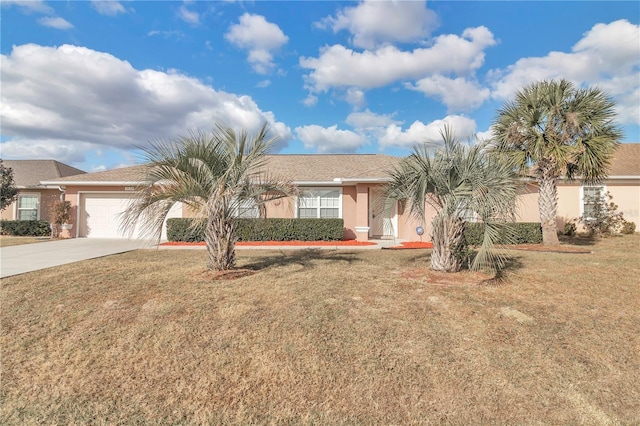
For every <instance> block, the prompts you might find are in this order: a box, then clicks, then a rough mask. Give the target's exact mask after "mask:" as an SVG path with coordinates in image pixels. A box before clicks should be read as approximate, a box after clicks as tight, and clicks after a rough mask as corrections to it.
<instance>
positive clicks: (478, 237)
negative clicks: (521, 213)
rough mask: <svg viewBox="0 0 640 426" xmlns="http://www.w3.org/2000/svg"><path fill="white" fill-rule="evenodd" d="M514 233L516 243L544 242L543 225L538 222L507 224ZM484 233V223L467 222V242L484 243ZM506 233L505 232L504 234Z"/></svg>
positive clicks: (477, 244) (471, 243)
mask: <svg viewBox="0 0 640 426" xmlns="http://www.w3.org/2000/svg"><path fill="white" fill-rule="evenodd" d="M507 226H508V227H509V228H510V229H511V230H512V233H513V237H514V239H515V241H513V242H514V243H515V244H539V243H541V242H542V226H541V225H540V223H537V222H516V223H510V224H508V225H507ZM483 234H484V224H483V223H469V222H467V224H466V226H465V230H464V236H465V238H466V240H467V244H469V245H472V246H479V245H481V244H482V240H483ZM503 235H504V234H503ZM498 244H509V242H507V241H505V240H504V239H501V240H500V241H498Z"/></svg>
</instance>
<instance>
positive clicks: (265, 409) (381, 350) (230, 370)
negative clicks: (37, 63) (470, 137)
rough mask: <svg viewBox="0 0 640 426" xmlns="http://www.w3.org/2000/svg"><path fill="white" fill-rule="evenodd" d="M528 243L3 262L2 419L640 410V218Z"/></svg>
mask: <svg viewBox="0 0 640 426" xmlns="http://www.w3.org/2000/svg"><path fill="white" fill-rule="evenodd" d="M589 248H590V249H591V250H593V253H592V254H558V253H537V252H523V251H518V252H513V253H512V261H511V264H510V267H509V269H508V270H507V271H506V273H505V276H504V278H503V280H502V281H499V282H496V281H491V280H487V278H489V277H486V276H484V275H483V274H468V273H463V274H455V275H453V276H451V275H443V274H436V273H432V272H429V271H428V269H427V266H428V251H425V250H406V251H349V250H341V251H324V250H323V251H321V250H317V251H294V252H292V251H286V252H276V251H239V252H238V255H239V263H240V265H239V266H240V267H242V268H245V269H248V270H251V271H252V272H254V273H253V274H252V275H249V276H245V277H242V278H239V279H236V280H222V281H213V280H211V275H210V274H209V273H207V272H205V271H204V265H205V253H204V251H192V250H184V251H182V250H179V251H175V250H160V251H153V250H145V251H143V250H140V251H136V252H131V253H127V254H122V255H117V256H110V257H105V258H101V259H95V260H91V261H87V262H81V263H76V264H71V265H66V266H62V267H58V268H53V269H48V270H44V271H40V272H34V273H30V274H25V275H21V276H16V277H10V278H6V279H3V280H2V281H1V284H2V293H1V301H2V310H1V312H0V320H1V336H0V344H1V348H2V364H1V365H2V367H1V368H2V385H1V386H2V389H1V398H2V399H1V400H0V406H1V412H0V423H2V424H40V423H47V424H86V423H92V424H118V423H121V424H131V423H140V424H185V423H188V424H275V423H290V424H403V425H404V424H428V423H450V424H541V423H542V424H607V423H610V424H638V423H640V414H639V413H640V306H639V305H640V303H639V301H640V283H639V279H638V277H639V276H640V275H639V272H640V271H639V269H640V268H639V263H638V259H639V255H640V235H633V236H624V237H619V238H610V239H606V240H602V241H598V242H597V243H596V244H594V245H591V246H589Z"/></svg>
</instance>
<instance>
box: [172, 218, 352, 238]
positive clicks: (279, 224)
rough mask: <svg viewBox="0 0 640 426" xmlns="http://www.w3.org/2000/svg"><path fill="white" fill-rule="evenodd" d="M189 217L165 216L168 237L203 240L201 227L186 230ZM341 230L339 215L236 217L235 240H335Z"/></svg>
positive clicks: (339, 236) (342, 226) (340, 233)
mask: <svg viewBox="0 0 640 426" xmlns="http://www.w3.org/2000/svg"><path fill="white" fill-rule="evenodd" d="M191 222H192V219H189V218H173V219H168V220H167V239H168V240H169V241H181V242H200V241H204V230H203V229H199V230H195V231H190V230H189V226H190V225H191ZM343 233H344V221H343V220H342V219H271V218H269V219H236V236H237V237H238V241H294V240H298V241H339V240H342V237H343Z"/></svg>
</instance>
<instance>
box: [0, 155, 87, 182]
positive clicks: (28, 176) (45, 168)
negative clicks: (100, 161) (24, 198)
mask: <svg viewBox="0 0 640 426" xmlns="http://www.w3.org/2000/svg"><path fill="white" fill-rule="evenodd" d="M2 163H3V164H4V166H5V167H11V168H12V169H13V180H14V182H15V183H16V186H17V187H18V188H29V187H35V186H38V185H39V184H40V182H42V181H46V180H54V179H58V178H64V177H66V176H75V175H79V174H84V173H86V172H85V171H84V170H80V169H76V168H75V167H71V166H69V165H68V164H64V163H61V162H59V161H56V160H3V161H2Z"/></svg>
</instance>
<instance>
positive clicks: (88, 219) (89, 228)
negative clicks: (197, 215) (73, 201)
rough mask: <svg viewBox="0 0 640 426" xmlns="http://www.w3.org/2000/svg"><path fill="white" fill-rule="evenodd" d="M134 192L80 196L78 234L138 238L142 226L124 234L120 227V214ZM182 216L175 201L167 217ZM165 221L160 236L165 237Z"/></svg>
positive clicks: (180, 209) (89, 236) (180, 208)
mask: <svg viewBox="0 0 640 426" xmlns="http://www.w3.org/2000/svg"><path fill="white" fill-rule="evenodd" d="M133 198H134V194H124V193H111V194H109V193H101V194H100V193H95V194H93V193H88V194H82V196H81V205H82V211H81V223H80V228H79V236H81V237H87V238H134V239H135V238H140V237H142V232H141V229H142V226H140V225H138V226H136V228H135V230H134V232H133V233H132V234H129V233H128V232H127V233H126V234H125V233H123V232H122V230H121V229H120V224H121V222H122V214H123V213H124V211H125V210H126V209H127V207H129V204H130V203H131V200H132V199H133ZM172 217H182V204H180V203H176V204H175V205H174V206H173V208H172V209H171V211H170V212H169V214H168V215H167V218H172ZM166 233H167V232H166V221H165V224H164V226H163V229H162V238H163V239H166Z"/></svg>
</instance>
